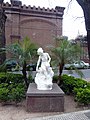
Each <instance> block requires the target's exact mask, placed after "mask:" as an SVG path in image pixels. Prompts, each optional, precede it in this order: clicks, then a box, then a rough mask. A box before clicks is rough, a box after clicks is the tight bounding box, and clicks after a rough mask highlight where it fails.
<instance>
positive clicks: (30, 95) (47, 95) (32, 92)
mask: <svg viewBox="0 0 90 120" xmlns="http://www.w3.org/2000/svg"><path fill="white" fill-rule="evenodd" d="M26 109H27V111H30V112H63V111H64V92H63V91H62V90H61V89H60V88H59V87H58V85H57V84H55V83H54V84H53V86H52V90H38V89H37V88H36V84H35V83H31V84H30V85H29V88H28V90H27V94H26Z"/></svg>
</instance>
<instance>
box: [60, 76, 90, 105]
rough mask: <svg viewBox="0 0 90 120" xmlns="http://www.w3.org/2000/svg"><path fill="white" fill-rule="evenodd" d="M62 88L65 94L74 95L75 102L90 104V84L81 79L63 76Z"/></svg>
mask: <svg viewBox="0 0 90 120" xmlns="http://www.w3.org/2000/svg"><path fill="white" fill-rule="evenodd" d="M62 80H63V83H62V85H61V88H62V89H63V91H64V92H65V93H68V94H71V93H73V94H74V96H75V100H76V101H77V102H79V103H81V104H84V105H85V104H90V83H88V82H87V81H85V80H82V79H80V78H74V77H72V76H68V75H62Z"/></svg>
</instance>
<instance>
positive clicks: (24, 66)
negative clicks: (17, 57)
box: [22, 61, 29, 88]
mask: <svg viewBox="0 0 90 120" xmlns="http://www.w3.org/2000/svg"><path fill="white" fill-rule="evenodd" d="M22 73H23V77H24V81H25V84H26V87H27V88H28V85H29V83H28V79H27V73H26V61H24V64H23V70H22Z"/></svg>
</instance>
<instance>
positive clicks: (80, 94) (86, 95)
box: [74, 87, 90, 105]
mask: <svg viewBox="0 0 90 120" xmlns="http://www.w3.org/2000/svg"><path fill="white" fill-rule="evenodd" d="M74 92H75V94H76V96H75V100H76V101H77V102H79V103H81V104H84V105H88V104H90V88H87V87H86V88H74Z"/></svg>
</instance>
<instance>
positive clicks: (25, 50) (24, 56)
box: [6, 37, 37, 88]
mask: <svg viewBox="0 0 90 120" xmlns="http://www.w3.org/2000/svg"><path fill="white" fill-rule="evenodd" d="M36 50H37V46H36V44H34V43H32V42H31V41H30V39H29V38H28V37H26V38H25V39H24V40H22V41H21V42H19V43H14V44H11V45H8V46H6V51H7V52H10V53H12V58H14V59H16V60H18V62H19V64H20V65H21V66H22V73H23V77H24V81H25V85H26V87H27V88H28V85H29V82H28V79H27V73H26V66H27V62H28V61H32V60H35V58H36V56H37V55H36Z"/></svg>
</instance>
